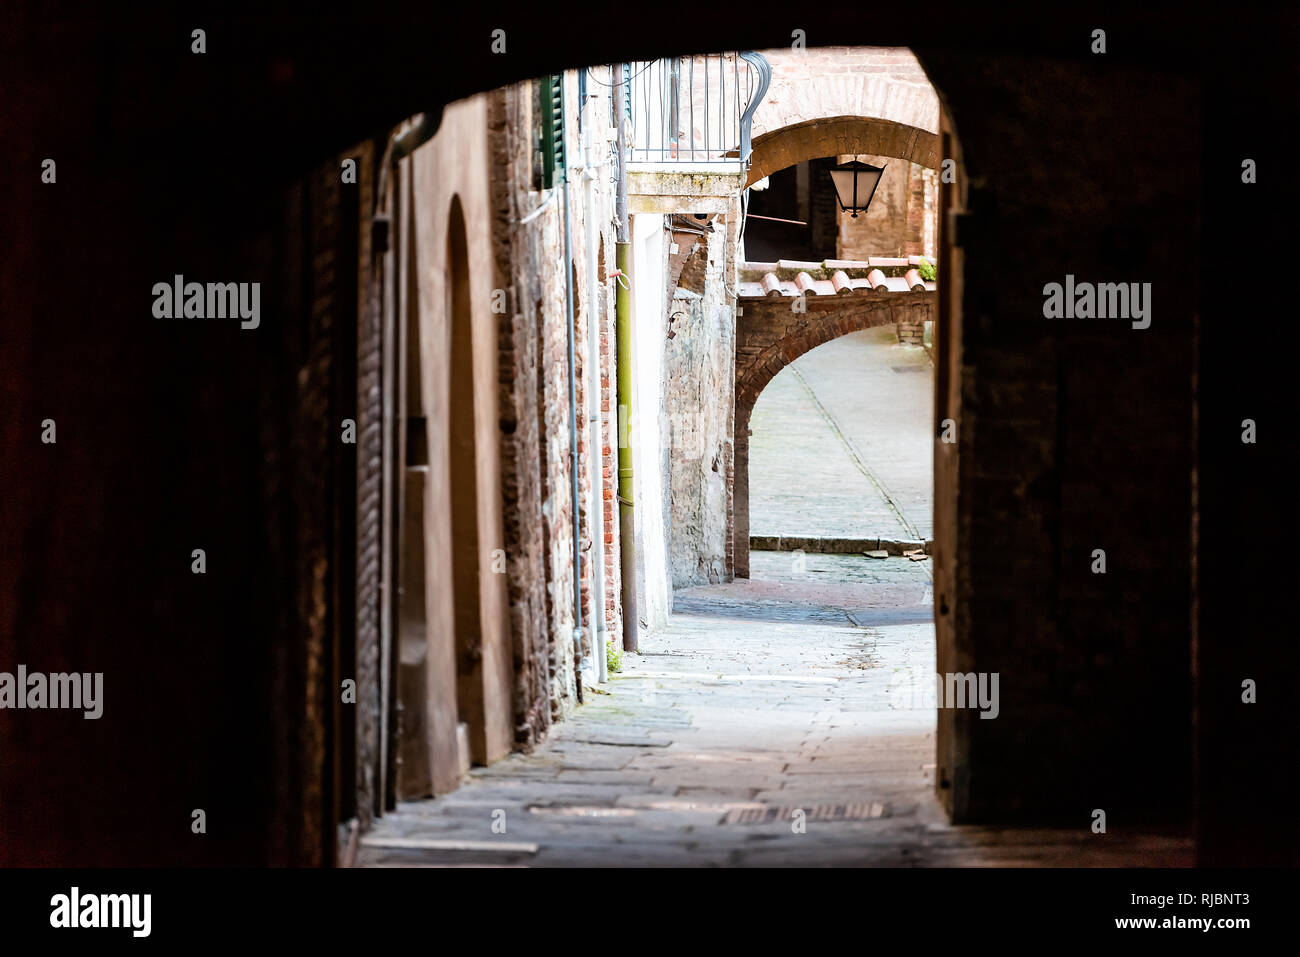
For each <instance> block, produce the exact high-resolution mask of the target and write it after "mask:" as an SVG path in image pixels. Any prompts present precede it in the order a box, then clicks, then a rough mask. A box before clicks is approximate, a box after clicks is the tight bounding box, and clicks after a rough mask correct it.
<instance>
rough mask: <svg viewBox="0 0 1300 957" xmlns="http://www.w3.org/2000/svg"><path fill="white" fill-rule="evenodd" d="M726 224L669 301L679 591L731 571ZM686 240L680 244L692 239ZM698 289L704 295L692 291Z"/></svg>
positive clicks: (674, 563) (673, 546)
mask: <svg viewBox="0 0 1300 957" xmlns="http://www.w3.org/2000/svg"><path fill="white" fill-rule="evenodd" d="M725 230H726V224H725V223H719V224H718V228H716V229H710V230H709V234H708V236H707V238H704V239H702V241H701V242H699V243H697V244H696V245H695V247H694V251H693V252H692V254H691V256H690V257H689V258H688V259H687V260H686V261H685V262H684V263H683V269H682V274H681V284H682V288H680V289H678V290H677V292H676V295H675V297H674V298H673V300H672V301H671V302H670V303H669V309H668V311H669V316H670V329H671V331H672V333H673V337H672V338H671V339H669V340H668V342H667V358H666V366H667V383H666V390H667V391H666V402H667V411H668V422H669V425H670V428H671V443H672V445H671V448H672V454H671V478H670V494H671V504H670V509H669V512H670V522H669V531H668V536H669V553H670V564H671V569H672V586H673V587H674V588H681V587H685V586H687V585H696V584H704V583H708V582H714V583H716V582H719V581H725V580H727V579H728V577H729V575H728V571H727V502H728V488H727V476H728V473H729V463H730V459H731V456H732V447H731V444H732V443H731V430H732V419H733V414H732V413H733V383H734V379H735V372H734V369H735V367H734V362H735V358H734V357H735V336H734V315H735V313H734V310H733V309H732V307H731V306H730V305H729V303H728V302H727V299H726V289H725V284H724V283H723V269H724V267H725V249H724V247H725V244H726V231H725ZM684 241H685V236H679V237H678V242H679V243H680V242H684ZM689 286H694V287H695V288H696V289H698V291H692V290H691V289H690V288H686V287H689Z"/></svg>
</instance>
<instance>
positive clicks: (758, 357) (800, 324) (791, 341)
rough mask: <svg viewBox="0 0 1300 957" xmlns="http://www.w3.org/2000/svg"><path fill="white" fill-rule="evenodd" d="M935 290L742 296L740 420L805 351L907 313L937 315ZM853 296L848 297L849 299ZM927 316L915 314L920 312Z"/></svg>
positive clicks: (894, 320)
mask: <svg viewBox="0 0 1300 957" xmlns="http://www.w3.org/2000/svg"><path fill="white" fill-rule="evenodd" d="M937 295H938V294H937V293H935V292H919V291H918V292H875V293H866V294H863V293H858V294H856V295H853V296H851V297H842V296H833V297H832V296H808V297H806V298H804V299H803V300H802V303H803V308H804V311H802V312H795V311H794V309H793V306H794V305H795V304H796V303H797V302H800V300H796V299H791V298H787V297H785V296H767V297H763V298H742V299H740V300H739V303H740V308H741V310H742V312H741V313H740V315H738V316H737V317H736V422H737V424H739V423H740V420H741V416H742V411H741V410H742V409H743V410H744V413H743V414H744V419H745V421H746V422H748V420H749V412H750V411H751V410H752V409H753V408H754V403H755V402H757V401H758V397H759V395H760V394H761V393H762V391H763V389H764V388H765V387H766V386H767V384H768V383H769V382H771V381H772V379H773V377H774V376H775V375H776V374H777V373H778V372H780V371H781V370H782V369H784V368H785V367H786V366H788V365H789V364H790V363H791V362H793V361H794V360H795V359H797V358H799V357H800V356H801V355H803V354H804V353H805V352H809V351H811V350H812V349H815V348H817V347H818V346H820V345H822V344H823V343H826V342H830V341H831V340H832V339H838V338H839V337H840V336H846V335H848V334H849V333H850V332H858V331H860V330H862V329H870V328H872V327H874V326H883V325H890V324H894V323H897V322H900V321H904V320H907V319H916V318H920V319H921V320H922V321H924V320H925V319H930V318H933V316H932V315H931V313H932V312H933V309H934V304H935V302H936V298H937ZM846 298H847V299H849V300H850V301H849V302H845V299H846ZM918 311H919V312H921V313H922V316H920V317H917V316H915V313H916V312H918Z"/></svg>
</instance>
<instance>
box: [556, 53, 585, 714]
mask: <svg viewBox="0 0 1300 957" xmlns="http://www.w3.org/2000/svg"><path fill="white" fill-rule="evenodd" d="M564 87H565V84H564V74H563V73H561V74H560V135H561V136H564V135H566V134H567V133H568V130H567V129H566V125H565V122H564V121H565V116H566V112H567V111H566V110H565V108H564V100H565V96H564V94H565V89H564ZM568 156H569V154H568V151H567V150H566V151H564V157H565V162H564V168H563V169H562V170H561V171H560V172H561V174H562V179H561V183H562V186H561V191H562V193H563V197H564V209H563V210H562V217H563V219H564V307H565V314H566V315H567V316H568V320H569V322H568V332H569V336H568V339H569V465H570V467H569V471H570V473H571V474H572V475H573V489H572V490H573V516H572V518H573V672H574V674H573V681H574V685H575V687H576V688H577V692H578V703H579V704H581V703H582V697H583V695H582V672H583V670H584V667H583V660H582V524H581V522H580V520H579V511H580V510H579V501H580V497H581V496H580V491H581V490H580V487H579V474H578V369H577V355H576V353H575V348H574V341H573V340H574V330H573V325H574V309H573V229H572V225H573V224H572V222H571V220H572V218H573V207H572V206H570V205H569V164H568Z"/></svg>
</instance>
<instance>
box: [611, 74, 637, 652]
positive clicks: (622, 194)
mask: <svg viewBox="0 0 1300 957" xmlns="http://www.w3.org/2000/svg"><path fill="white" fill-rule="evenodd" d="M620 72H621V70H620ZM610 82H611V83H612V84H613V86H614V118H615V122H616V123H617V124H618V126H617V127H616V128H617V130H618V155H617V157H616V159H615V167H614V169H615V173H616V182H617V190H618V191H617V193H616V194H615V205H614V215H615V218H616V220H617V228H618V234H617V242H616V243H615V247H616V249H617V253H616V259H615V266H616V267H617V269H618V272H619V280H618V290H617V294H616V300H615V303H616V305H615V315H616V319H617V323H618V327H617V335H616V337H615V350H616V355H615V361H616V363H617V366H618V377H617V378H618V528H619V568H620V570H621V572H622V575H621V578H622V581H621V582H620V586H621V588H620V591H621V593H622V599H623V650H624V651H632V652H635V651H636V650H637V608H636V522H635V521H634V515H633V512H632V498H633V496H632V476H633V470H632V297H631V291H630V289H629V287H628V281H627V274H628V265H629V261H630V259H631V258H632V257H631V255H630V252H631V247H632V243H631V236H630V231H629V225H630V224H629V222H628V211H627V122H626V118H625V116H624V105H623V104H624V99H625V97H626V90H624V88H623V84H622V83H616V82H614V75H613V70H612V69H611V73H610Z"/></svg>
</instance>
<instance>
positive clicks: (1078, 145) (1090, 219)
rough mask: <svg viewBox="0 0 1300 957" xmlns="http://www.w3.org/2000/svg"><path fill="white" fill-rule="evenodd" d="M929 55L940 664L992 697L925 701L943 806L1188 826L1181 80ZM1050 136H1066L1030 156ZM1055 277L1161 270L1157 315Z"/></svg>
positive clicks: (1188, 244)
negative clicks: (940, 704) (941, 133)
mask: <svg viewBox="0 0 1300 957" xmlns="http://www.w3.org/2000/svg"><path fill="white" fill-rule="evenodd" d="M921 58H922V60H923V61H924V62H925V64H926V67H927V69H928V70H929V71H930V74H931V76H932V77H933V78H934V80H935V83H936V85H937V86H938V87H939V88H940V90H942V91H943V93H944V94H945V96H946V97H947V98H948V102H949V105H950V106H951V109H952V115H953V118H954V121H955V123H956V129H957V133H958V134H959V136H960V146H961V150H962V155H963V156H964V157H965V167H964V169H963V170H961V171H960V173H959V177H965V179H964V180H962V181H961V182H959V183H958V184H956V186H957V188H959V189H961V190H963V191H967V192H968V196H967V200H966V203H967V208H968V210H969V218H967V219H964V220H962V221H961V223H960V224H959V226H958V229H957V241H958V242H959V243H960V253H961V255H962V257H963V258H964V261H965V266H964V269H963V270H962V277H961V283H960V286H959V288H958V295H957V297H956V298H955V300H954V303H953V308H954V309H955V310H959V312H958V313H957V315H958V318H959V320H960V330H959V334H960V348H961V352H960V355H959V357H957V361H959V363H960V365H959V367H958V368H956V370H955V371H954V373H953V374H954V377H955V380H954V381H952V382H951V385H950V386H948V388H949V389H950V390H952V391H953V394H955V395H956V396H958V397H959V401H960V406H959V407H960V410H961V412H960V421H959V422H958V428H957V439H958V443H957V447H956V449H955V452H956V457H957V458H956V462H957V466H956V473H955V480H954V482H953V483H952V484H948V483H947V482H946V481H945V482H943V483H940V482H936V489H935V496H936V502H938V501H940V500H944V499H950V500H951V501H954V502H955V504H956V511H955V528H954V533H955V540H954V541H953V542H952V543H951V545H952V547H954V548H955V549H956V551H955V556H954V561H955V566H954V567H955V569H956V573H955V580H954V581H953V582H952V584H951V586H950V587H951V589H952V590H951V591H947V590H946V588H945V587H944V586H943V585H942V584H941V583H940V582H939V580H938V578H936V596H935V597H936V604H937V614H936V619H937V622H938V626H939V648H940V652H941V653H940V661H939V667H940V670H961V671H967V670H975V671H989V672H994V671H996V672H1000V674H1001V676H1002V677H1001V680H1002V689H1003V690H1002V695H1003V706H1002V711H1001V714H1000V716H999V717H998V719H997V720H995V721H984V720H978V719H976V720H972V715H971V714H970V713H968V712H960V711H959V712H956V713H954V712H951V711H946V712H941V713H940V722H941V725H940V745H941V746H940V751H939V770H940V777H941V778H942V779H943V780H944V781H945V782H946V783H947V788H946V790H947V791H948V792H949V793H948V794H947V795H945V796H946V797H948V798H949V799H950V800H951V804H952V807H953V809H954V814H955V816H956V817H957V819H958V820H994V819H1012V818H1014V819H1017V820H1028V819H1031V818H1038V819H1055V820H1060V821H1063V822H1071V823H1072V824H1073V825H1075V826H1078V827H1080V828H1083V827H1086V826H1087V822H1088V820H1089V815H1090V814H1091V813H1092V811H1093V809H1096V808H1101V809H1104V810H1106V812H1107V814H1108V817H1109V820H1110V821H1111V822H1114V821H1117V820H1122V821H1124V822H1126V823H1135V822H1137V821H1139V820H1142V819H1156V820H1165V821H1170V822H1178V821H1180V819H1181V820H1185V815H1186V813H1187V811H1188V810H1189V793H1190V783H1191V777H1190V775H1191V740H1192V729H1191V725H1190V715H1191V710H1192V703H1191V700H1190V696H1189V695H1190V688H1191V684H1192V676H1191V671H1190V645H1191V642H1190V637H1189V636H1190V630H1191V629H1190V626H1191V618H1190V614H1191V612H1190V609H1191V553H1192V544H1191V515H1192V498H1191V496H1192V448H1193V439H1192V428H1193V416H1192V411H1193V392H1192V378H1191V374H1192V373H1191V370H1192V368H1193V365H1194V363H1193V352H1192V343H1193V334H1194V317H1195V314H1196V295H1197V291H1196V283H1195V280H1194V276H1192V279H1191V281H1189V273H1188V270H1187V263H1188V262H1192V261H1195V259H1196V257H1197V253H1198V250H1197V245H1196V228H1197V221H1196V217H1197V206H1198V190H1199V181H1198V169H1197V162H1196V157H1197V156H1199V155H1200V154H1199V149H1200V147H1199V142H1200V130H1199V127H1198V119H1197V118H1198V117H1199V116H1200V115H1201V114H1200V110H1199V108H1198V101H1197V92H1196V88H1195V85H1194V84H1192V83H1191V82H1189V81H1187V80H1185V79H1180V78H1178V77H1176V76H1174V75H1170V74H1160V73H1157V72H1146V71H1145V70H1143V69H1141V68H1138V67H1134V66H1131V65H1121V64H1108V66H1107V68H1106V69H1105V70H1097V69H1084V68H1081V67H1080V66H1079V65H1078V64H1075V63H1071V62H1064V61H1058V62H1052V63H1045V62H1042V61H1038V60H1032V61H1031V60H1017V59H1002V60H999V61H998V62H997V64H996V65H994V64H992V63H989V62H980V61H973V60H972V59H971V58H969V57H964V56H958V55H954V54H952V53H949V52H939V51H929V52H927V51H922V52H921ZM1044 142H1047V143H1057V142H1059V143H1068V144H1069V149H1068V150H1064V151H1059V152H1057V153H1055V154H1054V157H1053V160H1052V162H1050V163H1048V162H1036V163H1026V162H1025V157H1026V156H1031V155H1034V154H1035V152H1036V148H1037V147H1036V144H1041V143H1044ZM1170 156H1178V157H1180V159H1179V162H1178V163H1176V164H1170V163H1169V157H1170ZM977 184H978V187H977ZM1097 195H1101V196H1104V197H1105V201H1104V202H1099V201H1095V200H1094V199H1091V198H1090V197H1094V196H1097ZM1085 197H1088V198H1087V199H1085ZM1120 224H1126V225H1120ZM1066 273H1072V274H1074V275H1075V276H1077V277H1078V278H1079V279H1080V280H1086V281H1094V282H1099V281H1128V282H1132V281H1146V282H1150V283H1152V308H1153V310H1154V311H1153V316H1152V322H1151V327H1150V328H1148V329H1145V330H1138V329H1133V328H1132V327H1131V325H1130V323H1129V322H1128V321H1125V320H1095V319H1094V320H1087V319H1083V320H1048V319H1044V318H1043V299H1044V297H1043V287H1044V285H1045V284H1046V283H1048V282H1061V281H1062V280H1063V277H1064V276H1065V274H1066ZM940 279H941V281H942V279H943V274H942V272H941V274H940ZM939 362H940V366H941V367H943V368H946V367H947V363H946V362H945V359H944V356H943V354H942V353H941V354H940V355H939ZM943 388H944V387H943V386H941V389H943ZM944 451H945V450H944V447H942V446H940V445H939V444H936V465H938V464H939V460H940V458H941V454H940V453H941V452H944ZM945 455H946V452H945ZM939 538H940V536H939V534H938V529H936V547H938V548H940V549H941V550H942V549H944V548H947V547H949V545H948V543H941V542H940V541H939ZM1095 549H1103V550H1104V551H1105V555H1106V562H1107V570H1106V573H1105V574H1095V573H1094V572H1093V570H1092V567H1093V563H1094V561H1095V558H1094V556H1093V551H1094V550H1095ZM945 723H946V725H945ZM1066 729H1068V732H1067V731H1066ZM1027 755H1029V756H1032V761H1031V762H1026V760H1025V758H1026V756H1027Z"/></svg>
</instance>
